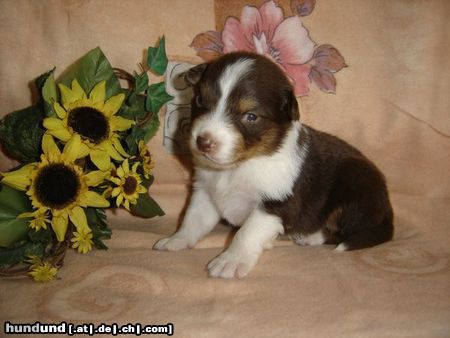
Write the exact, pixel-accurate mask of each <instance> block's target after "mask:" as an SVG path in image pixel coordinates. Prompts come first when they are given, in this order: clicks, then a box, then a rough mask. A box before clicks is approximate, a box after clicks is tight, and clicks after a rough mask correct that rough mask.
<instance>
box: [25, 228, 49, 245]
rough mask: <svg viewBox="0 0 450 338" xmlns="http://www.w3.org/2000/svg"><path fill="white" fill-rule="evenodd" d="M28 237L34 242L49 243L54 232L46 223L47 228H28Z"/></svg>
mask: <svg viewBox="0 0 450 338" xmlns="http://www.w3.org/2000/svg"><path fill="white" fill-rule="evenodd" d="M28 238H29V239H30V241H31V242H34V243H46V244H47V243H50V242H51V241H52V239H53V238H55V236H54V232H53V231H52V228H51V226H50V225H49V224H47V229H42V228H41V229H40V230H38V231H36V230H33V229H30V230H29V231H28Z"/></svg>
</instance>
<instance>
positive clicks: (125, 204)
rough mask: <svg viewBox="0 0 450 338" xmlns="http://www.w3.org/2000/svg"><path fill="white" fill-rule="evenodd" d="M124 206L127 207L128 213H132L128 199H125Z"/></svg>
mask: <svg viewBox="0 0 450 338" xmlns="http://www.w3.org/2000/svg"><path fill="white" fill-rule="evenodd" d="M123 206H124V207H125V209H127V210H128V211H130V202H129V201H128V200H127V199H125V200H124V201H123Z"/></svg>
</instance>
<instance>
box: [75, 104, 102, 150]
mask: <svg viewBox="0 0 450 338" xmlns="http://www.w3.org/2000/svg"><path fill="white" fill-rule="evenodd" d="M68 124H69V126H70V127H72V129H73V130H74V131H75V132H77V133H78V134H80V135H81V136H83V137H85V138H87V139H89V140H90V141H92V142H93V143H100V142H101V141H103V140H104V139H105V138H107V137H108V133H109V126H108V121H107V120H106V118H105V116H104V115H103V114H102V113H101V112H99V111H98V110H97V109H95V108H92V107H78V108H75V109H72V110H71V111H70V114H69V119H68Z"/></svg>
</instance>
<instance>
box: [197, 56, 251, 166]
mask: <svg viewBox="0 0 450 338" xmlns="http://www.w3.org/2000/svg"><path fill="white" fill-rule="evenodd" d="M253 63H254V60H252V59H245V58H242V59H239V60H238V61H236V62H235V63H233V64H230V65H229V66H227V67H226V68H225V70H224V71H223V73H222V74H221V76H220V78H219V88H220V92H221V96H220V98H219V101H218V103H217V106H216V107H215V108H214V109H213V110H212V111H211V112H210V113H209V114H206V115H203V116H201V117H200V118H198V119H197V120H196V121H195V123H194V126H193V128H192V133H191V140H190V142H191V145H190V146H191V148H192V149H195V148H196V140H197V137H198V136H199V135H201V134H203V133H209V134H211V135H213V136H214V138H216V139H217V140H219V141H220V147H219V148H218V151H217V153H215V154H214V156H213V157H211V158H210V160H213V161H214V162H217V163H218V164H222V165H226V164H230V163H231V162H232V160H233V153H234V149H235V147H236V141H237V136H236V135H235V131H234V128H233V126H232V123H231V122H230V121H229V120H228V119H227V114H226V113H227V106H228V99H229V96H230V94H231V92H232V90H233V88H234V87H235V86H236V84H237V83H238V82H239V80H240V79H241V78H242V77H244V76H245V75H246V74H247V73H248V72H249V71H250V70H251V68H252V65H253Z"/></svg>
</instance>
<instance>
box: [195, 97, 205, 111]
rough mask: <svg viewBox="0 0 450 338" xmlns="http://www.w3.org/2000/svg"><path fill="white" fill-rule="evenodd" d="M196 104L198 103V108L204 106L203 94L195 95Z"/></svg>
mask: <svg viewBox="0 0 450 338" xmlns="http://www.w3.org/2000/svg"><path fill="white" fill-rule="evenodd" d="M195 105H196V106H197V107H198V108H201V107H203V99H202V96H201V95H197V96H196V97H195Z"/></svg>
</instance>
